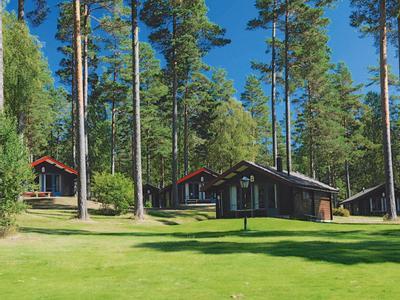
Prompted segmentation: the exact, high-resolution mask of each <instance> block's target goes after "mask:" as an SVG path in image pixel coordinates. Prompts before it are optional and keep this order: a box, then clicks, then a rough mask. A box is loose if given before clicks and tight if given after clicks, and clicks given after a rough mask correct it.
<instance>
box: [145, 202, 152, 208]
mask: <svg viewBox="0 0 400 300" xmlns="http://www.w3.org/2000/svg"><path fill="white" fill-rule="evenodd" d="M144 207H146V208H152V207H153V204H151V201H149V200H148V201H146V202H145V203H144Z"/></svg>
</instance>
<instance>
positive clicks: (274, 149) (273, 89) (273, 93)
mask: <svg viewBox="0 0 400 300" xmlns="http://www.w3.org/2000/svg"><path fill="white" fill-rule="evenodd" d="M276 5H277V0H274V6H273V14H274V16H273V21H272V58H271V76H272V80H271V115H272V120H271V121H272V160H273V166H274V167H276V160H277V158H278V143H277V138H276V109H275V102H276V49H275V40H276V21H277V20H276Z"/></svg>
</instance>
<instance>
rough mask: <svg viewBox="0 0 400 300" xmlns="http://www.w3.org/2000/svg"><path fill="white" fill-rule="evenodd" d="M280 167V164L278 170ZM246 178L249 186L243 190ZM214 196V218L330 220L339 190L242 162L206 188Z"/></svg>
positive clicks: (278, 170) (295, 175)
mask: <svg viewBox="0 0 400 300" xmlns="http://www.w3.org/2000/svg"><path fill="white" fill-rule="evenodd" d="M281 165H282V161H281V160H280V161H279V163H278V166H281ZM243 178H247V179H248V181H249V186H248V187H247V188H242V184H241V180H243ZM205 191H207V192H208V193H212V192H214V193H216V195H217V205H216V215H217V218H239V217H243V216H244V215H247V216H249V217H268V216H271V217H279V216H281V217H294V218H300V219H315V220H323V221H329V220H332V202H333V200H334V198H335V197H336V195H337V193H338V190H337V189H336V188H333V187H331V186H329V185H327V184H325V183H322V182H320V181H317V180H315V179H312V178H309V177H307V176H305V175H303V174H300V173H297V172H291V173H290V175H288V174H287V172H285V171H283V170H282V168H281V167H278V168H277V169H276V168H272V167H264V166H261V165H259V164H256V163H253V162H249V161H242V162H240V163H238V164H237V165H235V166H234V167H232V168H230V169H229V170H227V171H226V172H224V173H223V174H222V175H220V176H218V177H216V178H215V179H214V180H213V181H211V182H210V183H209V184H208V185H206V187H205Z"/></svg>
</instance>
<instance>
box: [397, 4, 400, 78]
mask: <svg viewBox="0 0 400 300" xmlns="http://www.w3.org/2000/svg"><path fill="white" fill-rule="evenodd" d="M398 6H399V9H398V12H397V13H398V15H397V59H398V64H399V65H398V67H399V78H400V1H399V3H398Z"/></svg>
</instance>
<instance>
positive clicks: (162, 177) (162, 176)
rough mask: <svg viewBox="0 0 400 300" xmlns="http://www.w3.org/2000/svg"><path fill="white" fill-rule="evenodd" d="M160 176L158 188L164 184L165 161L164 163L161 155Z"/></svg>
mask: <svg viewBox="0 0 400 300" xmlns="http://www.w3.org/2000/svg"><path fill="white" fill-rule="evenodd" d="M160 168H161V170H160V171H161V178H160V188H164V186H165V163H164V156H161V164H160Z"/></svg>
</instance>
